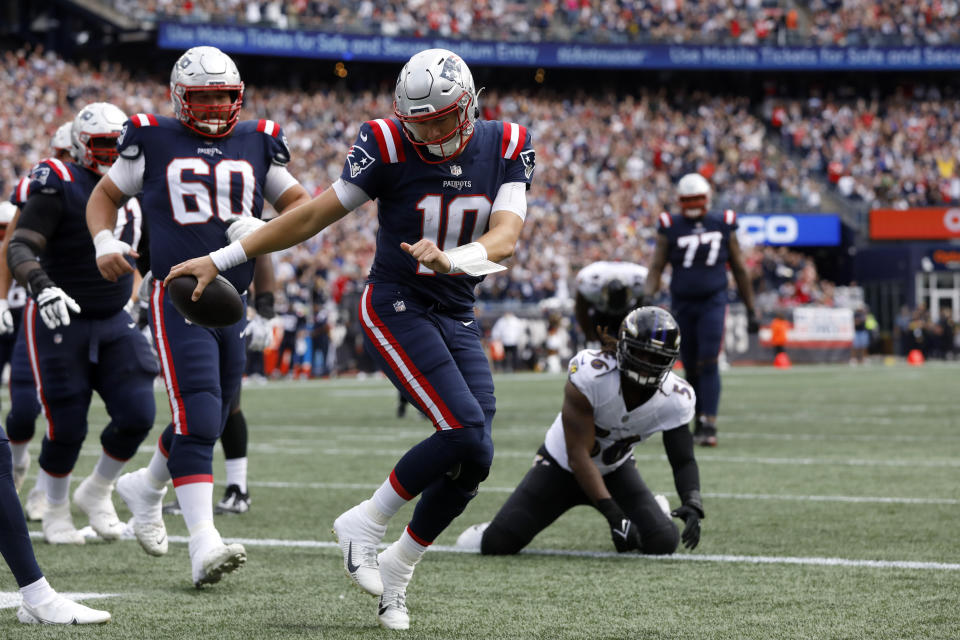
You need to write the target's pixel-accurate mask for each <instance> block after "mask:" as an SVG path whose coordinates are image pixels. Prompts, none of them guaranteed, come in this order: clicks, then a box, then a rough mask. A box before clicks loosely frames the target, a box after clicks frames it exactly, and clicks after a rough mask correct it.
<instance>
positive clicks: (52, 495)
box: [39, 469, 72, 504]
mask: <svg viewBox="0 0 960 640" xmlns="http://www.w3.org/2000/svg"><path fill="white" fill-rule="evenodd" d="M39 473H40V474H42V475H44V476H46V477H45V478H44V480H43V486H44V488H45V489H46V491H47V503H48V504H63V503H64V502H66V501H67V497H68V496H69V495H70V476H71V475H72V474H69V473H68V474H67V475H65V476H63V477H62V478H59V477H57V476H52V475H50V474H49V473H47V472H46V471H44V470H43V469H40V471H39Z"/></svg>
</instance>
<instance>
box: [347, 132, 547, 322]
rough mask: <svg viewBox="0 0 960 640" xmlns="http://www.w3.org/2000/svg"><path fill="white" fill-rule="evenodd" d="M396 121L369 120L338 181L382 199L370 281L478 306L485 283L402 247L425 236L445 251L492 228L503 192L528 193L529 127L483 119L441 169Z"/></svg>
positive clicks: (531, 157) (458, 306)
mask: <svg viewBox="0 0 960 640" xmlns="http://www.w3.org/2000/svg"><path fill="white" fill-rule="evenodd" d="M402 126H403V125H402V124H401V123H400V122H399V121H398V120H394V119H381V120H370V121H368V122H364V123H363V125H361V127H360V132H359V134H358V135H357V139H356V141H355V142H354V144H353V146H352V147H351V148H350V152H349V154H348V155H347V160H346V162H345V164H344V167H343V172H342V173H341V175H340V179H341V180H343V181H344V182H349V183H352V184H353V185H355V186H357V187H359V188H360V189H362V190H363V192H364V193H365V194H366V195H367V196H368V197H369V198H370V199H371V200H379V206H378V219H379V223H380V229H379V231H378V232H377V253H376V256H375V257H374V260H373V267H372V268H371V269H370V277H369V281H370V282H402V283H404V284H405V285H407V286H409V287H412V288H414V289H416V290H417V291H418V292H419V293H421V294H422V295H423V296H424V297H425V298H426V299H427V300H430V301H433V302H436V303H440V304H443V305H445V306H447V307H451V308H454V309H465V308H470V307H472V306H473V304H474V299H475V296H474V287H475V286H476V285H477V283H478V282H480V280H482V278H474V277H471V276H468V275H465V274H456V275H447V274H438V273H435V272H434V271H432V270H430V269H428V268H426V267H424V266H423V265H421V264H420V263H418V262H417V260H416V259H414V257H413V256H411V255H410V254H408V253H407V252H406V251H404V250H403V249H402V248H401V247H400V243H401V242H406V243H408V244H414V243H415V242H417V241H418V240H420V239H421V238H427V239H429V240H432V241H433V242H434V243H436V245H437V246H438V247H439V248H440V249H452V248H454V247H458V246H460V245H464V244H468V243H470V242H474V241H475V240H476V239H477V238H479V237H480V236H482V235H483V234H484V233H486V231H487V226H488V223H489V220H490V214H491V213H492V205H493V202H494V200H495V199H496V197H497V194H498V192H499V191H500V187H501V186H502V185H504V184H508V183H523V184H525V185H526V188H529V186H530V181H531V179H532V178H533V169H534V164H535V157H534V151H533V148H532V147H531V146H530V134H528V133H527V130H526V127H522V126H520V125H517V124H514V123H512V122H500V121H495V120H478V121H477V122H475V123H474V133H473V137H472V138H471V139H470V142H468V143H467V146H466V147H464V149H463V151H462V152H461V153H460V154H459V155H458V156H456V157H455V158H453V159H451V160H447V161H444V162H442V163H440V164H429V163H427V162H424V161H423V160H422V159H421V158H420V156H419V155H418V154H417V152H416V150H415V149H414V148H413V145H412V144H410V141H409V140H407V137H406V135H405V134H404V133H403V129H402V128H401V127H402Z"/></svg>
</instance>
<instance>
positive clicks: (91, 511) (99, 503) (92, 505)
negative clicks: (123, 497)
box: [73, 476, 124, 540]
mask: <svg viewBox="0 0 960 640" xmlns="http://www.w3.org/2000/svg"><path fill="white" fill-rule="evenodd" d="M112 493H113V483H107V484H102V483H101V482H99V481H98V480H97V479H96V478H94V476H89V477H87V478H85V479H84V480H83V482H81V483H80V486H79V487H77V490H76V491H74V492H73V503H74V504H75V505H77V507H79V508H80V510H81V511H83V512H84V513H85V514H87V517H88V518H89V519H90V526H91V527H93V530H94V531H96V532H97V535H98V536H100V537H101V538H103V539H104V540H119V539H120V536H121V535H122V534H123V528H124V525H123V523H122V522H120V518H119V517H118V516H117V510H116V509H115V508H114V506H113V500H111V494H112Z"/></svg>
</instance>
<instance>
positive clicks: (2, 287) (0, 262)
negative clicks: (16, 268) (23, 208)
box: [0, 208, 20, 300]
mask: <svg viewBox="0 0 960 640" xmlns="http://www.w3.org/2000/svg"><path fill="white" fill-rule="evenodd" d="M19 220H20V209H19V208H17V212H16V213H15V214H13V219H12V220H10V223H9V224H8V225H7V230H6V232H5V233H4V235H3V243H2V244H0V300H5V299H6V297H7V294H9V293H10V285H11V284H12V283H13V272H12V271H10V267H9V266H8V265H7V247H9V246H10V238H12V237H13V232H14V231H16V229H17V222H18V221H19Z"/></svg>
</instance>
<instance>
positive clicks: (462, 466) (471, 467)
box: [447, 460, 490, 496]
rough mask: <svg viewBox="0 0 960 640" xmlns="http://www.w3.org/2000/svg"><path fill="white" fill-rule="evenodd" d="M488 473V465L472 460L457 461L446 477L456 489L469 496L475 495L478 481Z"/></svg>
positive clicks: (481, 480) (478, 485)
mask: <svg viewBox="0 0 960 640" xmlns="http://www.w3.org/2000/svg"><path fill="white" fill-rule="evenodd" d="M488 475H490V465H487V464H478V463H476V462H474V461H472V460H466V461H464V462H458V463H457V464H456V465H455V466H454V467H453V468H452V469H450V471H448V472H447V478H449V479H450V482H452V483H453V484H454V485H455V486H456V487H457V488H458V489H460V490H461V491H463V492H464V493H465V494H467V495H470V496H475V495H477V490H478V489H479V488H480V483H481V482H483V481H484V480H486V479H487V476H488Z"/></svg>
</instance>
